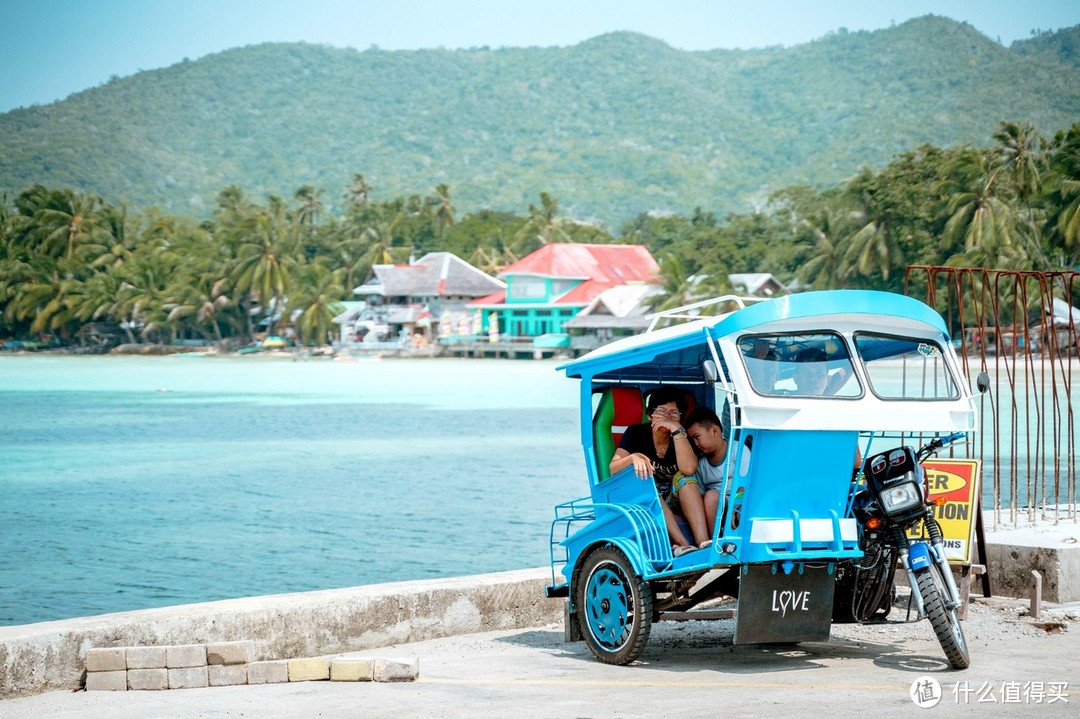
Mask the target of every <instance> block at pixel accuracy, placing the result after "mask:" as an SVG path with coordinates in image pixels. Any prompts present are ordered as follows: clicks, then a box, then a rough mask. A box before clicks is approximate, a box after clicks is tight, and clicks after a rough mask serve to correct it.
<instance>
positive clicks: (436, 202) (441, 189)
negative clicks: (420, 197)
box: [426, 182, 454, 235]
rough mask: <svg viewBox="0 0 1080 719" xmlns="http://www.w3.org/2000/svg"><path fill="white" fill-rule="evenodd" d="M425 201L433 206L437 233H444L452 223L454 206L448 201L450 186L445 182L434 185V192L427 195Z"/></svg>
mask: <svg viewBox="0 0 1080 719" xmlns="http://www.w3.org/2000/svg"><path fill="white" fill-rule="evenodd" d="M426 203H427V205H428V206H429V207H432V208H434V214H435V226H436V227H438V228H439V234H440V235H444V234H446V228H448V227H450V226H451V225H453V224H454V206H453V205H452V204H451V203H450V186H449V185H447V184H446V183H445V182H443V183H440V184H439V185H436V187H435V194H434V195H432V196H431V197H428V198H427V200H426Z"/></svg>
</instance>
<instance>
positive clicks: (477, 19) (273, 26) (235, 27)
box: [0, 0, 1080, 112]
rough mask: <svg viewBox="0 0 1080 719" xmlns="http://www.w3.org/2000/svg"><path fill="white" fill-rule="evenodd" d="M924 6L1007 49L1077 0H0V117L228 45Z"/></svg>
mask: <svg viewBox="0 0 1080 719" xmlns="http://www.w3.org/2000/svg"><path fill="white" fill-rule="evenodd" d="M928 13H933V14H936V15H944V16H946V17H950V18H952V19H954V20H963V21H966V22H969V23H971V24H972V25H973V26H975V28H977V29H978V30H979V31H981V32H982V33H983V34H985V35H987V36H988V37H990V38H991V39H994V40H1001V42H1003V43H1004V44H1006V45H1008V44H1009V43H1011V42H1012V41H1014V40H1018V39H1023V38H1026V37H1029V36H1030V34H1031V31H1032V30H1033V29H1041V30H1056V29H1059V28H1063V27H1071V26H1073V25H1077V24H1080V1H1078V0H936V1H933V0H801V1H800V0H738V1H737V2H736V1H731V0H711V1H710V0H652V1H651V2H650V1H646V0H292V1H289V0H0V112H6V111H8V110H10V109H12V108H15V107H24V106H28V105H31V104H35V103H38V104H44V103H49V102H53V101H55V100H61V99H63V98H65V97H67V96H68V95H69V94H71V93H73V92H78V91H79V90H85V89H87V88H90V87H94V86H96V85H100V84H102V83H104V82H106V81H107V80H108V79H109V78H110V77H111V76H113V75H118V76H124V75H130V74H133V73H135V72H138V71H139V70H150V69H154V68H160V67H166V66H168V65H172V64H174V63H176V62H179V61H181V60H183V59H184V58H185V57H186V58H189V59H191V60H195V59H197V58H199V57H202V56H203V55H207V54H210V53H214V52H218V51H221V50H226V49H228V48H231V47H237V46H241V45H251V44H255V43H261V42H293V41H304V42H311V43H324V44H328V45H333V46H335V47H353V48H356V49H358V50H364V49H367V48H368V47H370V46H372V45H378V46H379V47H380V48H382V49H384V50H399V49H417V48H436V47H445V48H467V47H478V46H481V45H488V46H490V47H504V46H505V47H527V46H551V45H573V44H576V43H578V42H581V41H582V40H586V39H588V38H590V37H595V36H596V35H600V34H603V33H605V32H612V31H615V30H633V31H636V32H640V33H644V34H646V35H651V36H653V37H656V38H659V39H661V40H664V41H665V42H667V43H668V44H669V45H671V46H673V47H676V48H680V49H684V50H708V49H715V48H750V47H765V46H769V45H794V44H798V43H803V42H809V41H810V40H814V39H816V38H819V37H821V36H823V35H825V34H827V33H829V32H831V31H834V30H837V29H838V28H841V27H844V28H847V29H848V30H876V29H879V28H885V27H889V26H890V25H891V24H893V23H901V22H903V21H905V20H908V19H910V18H912V17H918V16H920V15H926V14H928Z"/></svg>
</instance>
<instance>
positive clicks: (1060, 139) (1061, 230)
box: [1049, 123, 1080, 265]
mask: <svg viewBox="0 0 1080 719" xmlns="http://www.w3.org/2000/svg"><path fill="white" fill-rule="evenodd" d="M1052 164H1053V168H1054V178H1055V180H1056V183H1055V184H1056V186H1055V188H1054V190H1053V191H1052V192H1051V193H1050V195H1049V199H1050V202H1051V203H1052V204H1051V206H1052V207H1055V208H1057V209H1056V211H1055V212H1054V214H1053V215H1051V217H1050V219H1049V226H1050V234H1051V236H1052V237H1053V238H1055V239H1057V240H1058V241H1060V242H1061V247H1062V250H1063V251H1068V252H1071V255H1072V262H1067V261H1066V260H1065V257H1063V258H1062V260H1063V262H1062V264H1067V265H1071V264H1073V263H1075V262H1077V261H1078V260H1080V123H1077V124H1075V125H1073V126H1072V127H1071V128H1070V129H1069V130H1068V131H1066V132H1062V133H1059V134H1058V136H1057V137H1055V138H1054V147H1053V154H1052Z"/></svg>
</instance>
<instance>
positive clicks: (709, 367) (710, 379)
mask: <svg viewBox="0 0 1080 719" xmlns="http://www.w3.org/2000/svg"><path fill="white" fill-rule="evenodd" d="M701 371H702V373H703V374H704V375H705V382H706V383H707V384H710V385H713V384H716V378H717V377H719V376H720V373H719V372H718V371H717V369H716V363H715V362H713V361H712V360H711V359H707V360H705V361H704V362H702V363H701Z"/></svg>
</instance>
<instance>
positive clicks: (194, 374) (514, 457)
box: [0, 356, 588, 625]
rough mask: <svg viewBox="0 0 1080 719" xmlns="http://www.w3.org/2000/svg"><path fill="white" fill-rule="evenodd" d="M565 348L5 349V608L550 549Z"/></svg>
mask: <svg viewBox="0 0 1080 719" xmlns="http://www.w3.org/2000/svg"><path fill="white" fill-rule="evenodd" d="M555 367H556V363H554V362H552V361H512V360H453V359H438V360H390V359H386V360H381V361H380V360H375V361H366V362H365V361H360V362H338V361H332V360H329V359H309V360H304V361H290V360H289V359H281V358H265V357H231V358H218V357H206V358H189V357H175V356H174V357H72V356H44V357H43V356H14V357H3V358H0V548H2V551H0V625H4V624H23V623H28V622H37V621H45V620H53V619H60V618H65V617H72V616H82V615H90V614H99V613H104V612H114V611H123V610H130V609H142V608H148V607H156V606H164V605H172V604H182V603H189V602H202V601H210V600H216V599H225V598H230V597H241V596H251V595H261V594H273V593H281V592H296V591H306V590H313V589H326V588H333V587H343V586H355V585H361V584H371V583H378V582H389V581H399V580H409V579H422V578H431V577H447V576H457V575H464V574H474V573H482V572H493V571H500V570H507V569H517V568H525V567H540V566H544V565H546V564H547V563H548V560H549V544H548V532H549V525H550V521H551V518H552V516H553V510H552V508H553V506H554V505H555V504H556V503H558V502H562V501H566V500H568V499H573V498H575V497H579V496H581V495H584V494H587V493H588V483H587V480H586V479H585V476H584V472H583V469H582V454H581V453H582V450H581V446H580V443H579V439H578V429H577V427H578V420H577V403H578V402H577V382H576V381H573V380H568V379H567V378H566V377H565V376H564V375H563V374H562V373H561V372H557V371H556V369H555Z"/></svg>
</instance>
